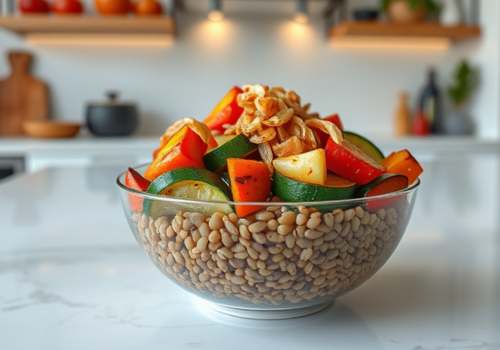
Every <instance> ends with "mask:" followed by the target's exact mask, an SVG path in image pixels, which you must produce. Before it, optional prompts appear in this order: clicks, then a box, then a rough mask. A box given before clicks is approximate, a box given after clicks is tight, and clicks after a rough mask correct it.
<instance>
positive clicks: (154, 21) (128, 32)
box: [0, 15, 175, 45]
mask: <svg viewBox="0 0 500 350" xmlns="http://www.w3.org/2000/svg"><path fill="white" fill-rule="evenodd" d="M0 28H3V29H6V30H9V31H11V32H13V33H16V34H18V35H21V36H23V37H25V38H26V40H27V41H31V42H34V43H45V42H46V43H47V44H58V43H61V44H64V43H68V44H79V43H90V44H92V43H96V44H99V43H100V44H107V43H111V44H112V43H123V44H127V43H134V42H135V43H138V44H140V43H142V44H145V45H147V44H148V43H155V42H156V43H158V44H161V43H163V44H166V43H167V42H170V41H171V40H172V37H173V35H174V34H175V21H174V20H173V19H172V18H171V17H169V16H161V17H125V16H123V17H122V16H116V17H104V16H102V17H101V16H50V15H48V16H47V15H32V16H31V15H30V16H26V15H24V16H12V17H0Z"/></svg>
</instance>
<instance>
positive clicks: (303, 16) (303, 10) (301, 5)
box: [293, 0, 309, 24]
mask: <svg viewBox="0 0 500 350" xmlns="http://www.w3.org/2000/svg"><path fill="white" fill-rule="evenodd" d="M293 20H294V21H295V22H297V23H300V24H306V23H307V22H309V13H308V10H307V0H297V8H296V10H295V15H294V17H293Z"/></svg>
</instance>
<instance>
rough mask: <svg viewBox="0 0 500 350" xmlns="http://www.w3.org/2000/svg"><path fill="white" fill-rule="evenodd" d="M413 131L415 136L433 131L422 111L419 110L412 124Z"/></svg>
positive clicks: (425, 134)
mask: <svg viewBox="0 0 500 350" xmlns="http://www.w3.org/2000/svg"><path fill="white" fill-rule="evenodd" d="M412 133H413V135H415V136H427V135H429V134H430V133H431V130H430V125H429V121H428V119H427V117H426V116H425V114H424V113H422V112H417V115H416V116H415V119H414V120H413V124H412Z"/></svg>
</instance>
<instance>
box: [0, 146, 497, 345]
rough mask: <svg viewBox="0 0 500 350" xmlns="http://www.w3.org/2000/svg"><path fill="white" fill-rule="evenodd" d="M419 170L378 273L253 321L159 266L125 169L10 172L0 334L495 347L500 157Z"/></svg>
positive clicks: (28, 341)
mask: <svg viewBox="0 0 500 350" xmlns="http://www.w3.org/2000/svg"><path fill="white" fill-rule="evenodd" d="M123 168H125V166H123ZM425 168H426V173H425V175H424V177H423V179H422V183H423V185H422V187H421V192H420V193H419V198H418V199H417V205H416V207H415V212H414V216H413V218H412V220H411V222H410V225H409V228H408V230H407V233H406V235H405V237H404V238H403V241H402V243H401V245H400V247H399V248H398V250H397V251H396V253H395V254H394V256H393V257H392V258H391V259H390V260H389V262H388V263H387V264H386V266H384V267H383V268H382V270H381V271H380V272H379V273H378V274H376V275H375V277H374V278H372V279H371V280H370V281H368V282H367V283H366V284H365V285H363V286H362V287H360V288H359V289H357V290H355V291H354V292H352V293H351V294H348V295H347V296H345V297H342V298H340V299H339V300H338V301H337V302H336V304H335V305H334V306H333V307H332V308H330V309H328V310H326V311H325V312H322V313H319V314H316V315H313V316H310V317H308V318H302V319H295V320H288V321H258V322H257V321H249V320H235V319H233V318H230V317H224V316H221V315H218V314H213V312H212V311H211V310H210V309H207V308H206V307H204V306H203V304H202V303H201V304H200V302H199V301H197V302H192V300H191V298H192V297H191V296H189V295H187V294H186V293H185V292H183V291H182V290H181V289H179V288H178V287H176V286H175V285H173V284H172V283H170V282H169V281H168V280H167V279H166V278H165V277H164V276H163V275H161V274H160V273H158V272H157V270H156V269H155V268H154V267H153V266H152V265H151V263H150V262H149V261H148V259H147V258H146V257H145V256H144V255H143V253H142V251H141V250H140V249H139V248H138V247H136V246H135V242H134V238H133V236H132V234H131V233H130V232H129V229H128V227H127V224H126V222H125V218H124V216H123V214H122V213H121V208H120V204H119V201H118V195H117V189H116V187H115V185H114V183H115V177H116V175H117V174H118V172H119V171H121V170H123V169H119V167H114V166H113V167H105V168H88V169H78V168H72V169H47V170H44V171H42V172H38V173H36V174H32V175H27V176H21V177H18V178H15V179H13V180H8V181H6V182H5V183H3V184H2V185H0V221H1V222H2V223H3V226H2V233H4V234H3V235H2V244H1V246H0V252H1V255H0V285H1V286H2V292H0V327H1V328H2V330H3V332H2V334H3V335H2V343H4V344H8V345H9V349H26V348H37V349H45V348H47V349H48V348H50V349H67V348H72V349H89V348H103V347H106V348H108V349H120V350H122V349H131V348H147V347H148V346H150V347H153V346H158V345H159V344H166V345H167V346H168V348H173V349H174V348H175V349H185V348H203V349H212V348H213V349H226V348H233V347H234V346H235V345H236V344H238V348H240V349H254V348H259V347H262V348H264V347H275V348H286V349H305V348H307V349H323V348H340V349H347V348H348V349H370V350H373V349H413V350H417V349H418V350H427V349H486V350H490V349H500V332H498V330H499V329H500V269H499V267H500V230H499V227H500V221H499V218H498V212H499V206H498V203H499V198H500V187H499V180H500V176H499V175H500V173H499V159H498V158H497V157H495V156H469V157H463V158H461V159H450V160H434V161H432V162H430V163H427V164H425ZM42 320H43V321H42ZM27 334H29V336H26V335H27Z"/></svg>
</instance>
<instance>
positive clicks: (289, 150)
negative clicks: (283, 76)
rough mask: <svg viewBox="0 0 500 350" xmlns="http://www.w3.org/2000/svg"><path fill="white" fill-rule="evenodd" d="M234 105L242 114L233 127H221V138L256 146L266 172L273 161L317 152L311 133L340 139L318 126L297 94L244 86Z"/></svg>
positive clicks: (276, 88)
mask: <svg viewBox="0 0 500 350" xmlns="http://www.w3.org/2000/svg"><path fill="white" fill-rule="evenodd" d="M237 102H238V105H239V106H240V107H242V108H243V114H242V116H241V117H240V118H239V120H238V121H237V122H236V124H235V125H228V126H227V127H225V132H224V134H225V135H238V134H243V135H245V136H246V137H248V138H249V140H250V142H252V143H255V144H257V145H258V149H259V153H260V156H261V158H262V160H263V161H264V162H266V164H268V166H269V167H270V169H272V164H271V163H272V161H273V159H274V158H275V157H285V156H289V155H295V154H300V153H303V152H306V151H309V150H313V149H316V148H318V147H319V142H318V139H317V136H316V133H315V131H314V129H319V130H320V131H322V132H326V133H332V135H334V136H335V138H334V139H336V140H338V138H339V137H341V136H342V135H341V134H340V136H339V135H337V134H335V130H334V129H332V127H331V126H329V125H327V124H323V123H321V120H319V119H318V118H319V115H318V114H317V113H311V112H310V108H311V105H310V104H309V103H307V104H302V102H301V98H300V96H299V95H298V94H297V93H295V92H294V91H289V90H285V89H284V88H282V87H279V86H278V87H269V86H266V85H245V86H244V87H243V92H242V93H241V94H239V95H238V100H237ZM318 121H319V122H318Z"/></svg>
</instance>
